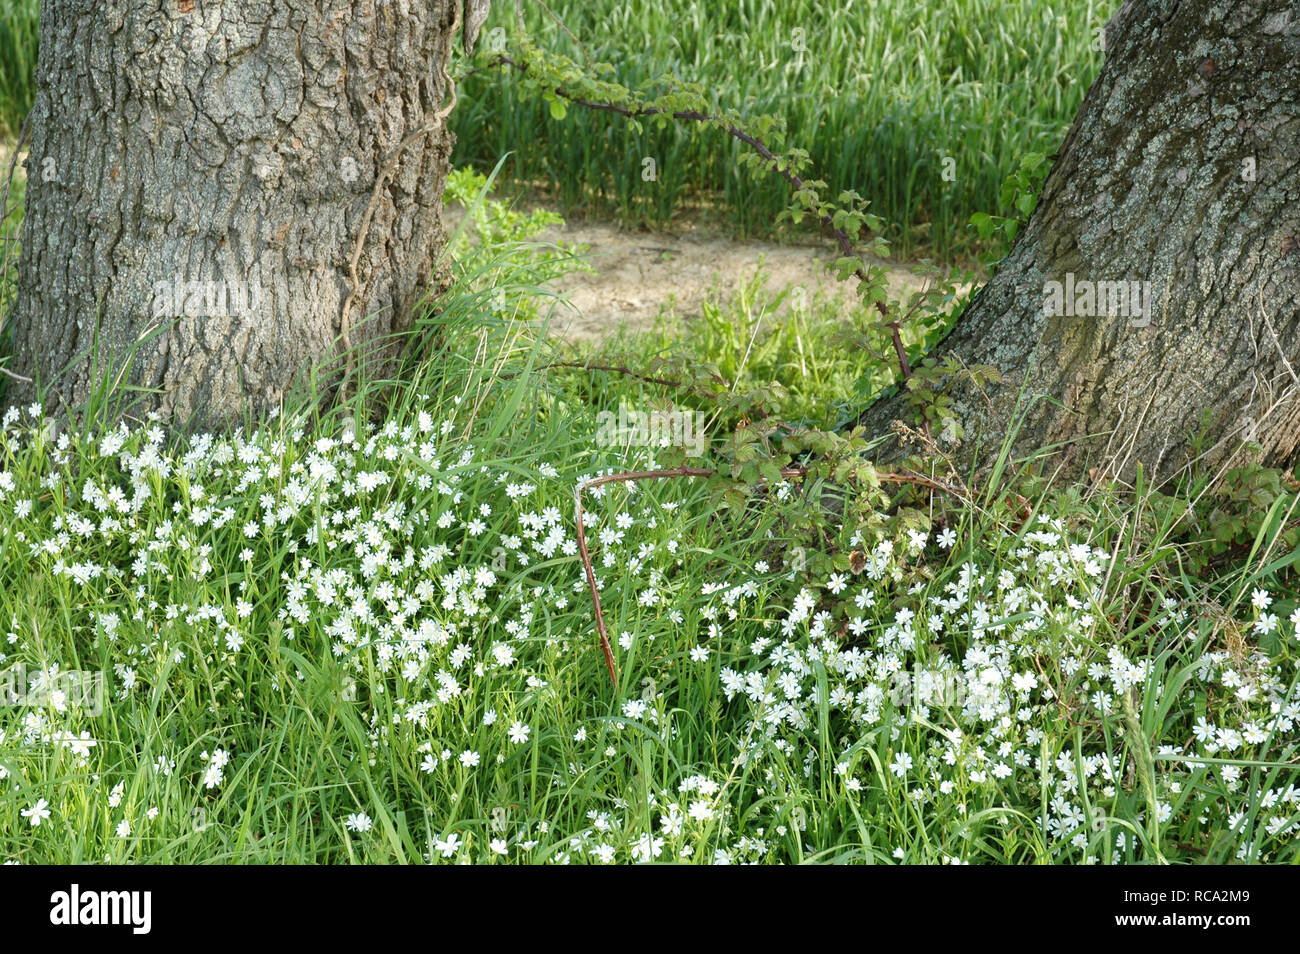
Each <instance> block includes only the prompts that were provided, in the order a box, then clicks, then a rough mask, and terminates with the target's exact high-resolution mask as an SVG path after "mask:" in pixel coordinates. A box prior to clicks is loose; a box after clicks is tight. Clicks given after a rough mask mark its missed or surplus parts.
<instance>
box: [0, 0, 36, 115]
mask: <svg viewBox="0 0 1300 954" xmlns="http://www.w3.org/2000/svg"><path fill="white" fill-rule="evenodd" d="M39 10H40V0H5V5H4V6H3V7H0V138H5V137H10V136H17V135H18V130H19V129H21V128H22V125H23V117H25V116H26V115H27V111H28V110H29V109H31V108H32V101H33V100H34V99H35V97H36V48H37V35H38V31H37V21H38V14H39Z"/></svg>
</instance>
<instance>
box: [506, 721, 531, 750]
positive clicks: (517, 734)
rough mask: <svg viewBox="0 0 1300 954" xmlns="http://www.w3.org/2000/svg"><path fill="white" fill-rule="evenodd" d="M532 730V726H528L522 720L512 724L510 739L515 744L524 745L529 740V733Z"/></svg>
mask: <svg viewBox="0 0 1300 954" xmlns="http://www.w3.org/2000/svg"><path fill="white" fill-rule="evenodd" d="M532 731H533V730H532V728H531V727H530V726H526V725H524V724H523V723H522V722H515V723H514V724H513V725H511V726H510V741H511V742H513V743H514V744H515V745H523V744H524V743H525V742H527V741H528V733H530V732H532Z"/></svg>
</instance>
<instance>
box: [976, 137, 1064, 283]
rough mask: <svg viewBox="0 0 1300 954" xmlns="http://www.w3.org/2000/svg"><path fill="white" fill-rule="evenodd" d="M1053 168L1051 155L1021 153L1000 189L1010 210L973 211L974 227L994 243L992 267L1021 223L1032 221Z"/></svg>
mask: <svg viewBox="0 0 1300 954" xmlns="http://www.w3.org/2000/svg"><path fill="white" fill-rule="evenodd" d="M1051 168H1052V167H1051V163H1050V162H1049V161H1048V158H1047V156H1045V155H1043V154H1042V153H1040V152H1031V153H1026V154H1025V155H1023V156H1021V157H1020V162H1019V163H1018V164H1017V166H1016V169H1015V171H1014V172H1012V173H1011V174H1010V175H1009V176H1007V178H1006V180H1005V181H1004V182H1003V183H1002V189H1001V191H1000V192H999V193H998V206H997V207H998V208H999V209H1005V210H1007V214H1006V215H995V214H991V213H988V212H976V213H974V214H973V215H971V217H970V222H969V225H970V227H971V228H973V229H974V230H975V232H976V234H977V235H979V237H980V239H981V240H982V241H984V242H988V243H991V244H990V249H989V252H988V254H987V256H986V263H987V264H989V266H990V267H992V266H993V265H994V264H995V263H996V261H997V260H998V259H1000V258H1002V257H1003V256H1004V255H1005V254H1006V253H1007V251H1008V250H1009V249H1010V248H1011V243H1012V242H1014V241H1015V240H1016V236H1017V235H1018V234H1019V233H1020V229H1021V227H1022V226H1023V225H1024V224H1025V223H1026V222H1028V221H1029V216H1030V214H1031V213H1032V212H1033V211H1034V208H1035V206H1037V205H1038V193H1039V191H1040V190H1041V189H1042V185H1043V180H1044V179H1046V178H1047V173H1048V172H1049V171H1050V170H1051Z"/></svg>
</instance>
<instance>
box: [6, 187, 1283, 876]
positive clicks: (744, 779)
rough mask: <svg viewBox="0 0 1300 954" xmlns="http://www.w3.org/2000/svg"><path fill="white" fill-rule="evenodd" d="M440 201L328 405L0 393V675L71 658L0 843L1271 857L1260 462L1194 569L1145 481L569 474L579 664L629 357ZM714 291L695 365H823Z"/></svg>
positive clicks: (1014, 857)
mask: <svg viewBox="0 0 1300 954" xmlns="http://www.w3.org/2000/svg"><path fill="white" fill-rule="evenodd" d="M482 185H483V180H482V179H481V178H479V177H474V176H471V175H468V174H466V175H461V176H458V177H456V178H455V179H454V180H453V183H452V187H451V192H452V194H453V195H455V196H458V197H460V198H462V199H466V200H472V199H473V194H474V193H475V192H477V191H478V190H480V189H481V188H482ZM467 221H468V222H470V223H473V224H472V225H470V226H468V228H470V229H471V230H472V231H471V233H470V234H468V235H465V236H462V237H463V238H464V239H465V241H464V242H462V241H461V240H460V239H458V240H457V243H456V245H455V246H454V249H455V250H456V251H455V254H456V264H455V268H456V271H457V274H458V275H459V277H460V283H459V284H458V285H457V286H456V288H455V289H454V290H453V291H452V292H451V293H449V295H448V296H447V297H446V298H445V299H443V300H442V301H441V302H440V303H439V309H438V310H437V311H436V312H428V313H424V314H422V315H421V316H420V318H419V322H418V324H417V330H416V334H415V341H416V343H422V344H423V347H417V346H415V344H414V343H413V348H412V351H411V360H410V363H409V364H408V365H407V367H406V368H405V369H404V370H403V374H402V376H401V379H400V381H399V382H396V383H390V384H389V385H388V386H385V384H384V382H379V381H371V382H368V383H366V384H365V385H364V386H362V387H360V388H359V389H358V390H357V392H356V393H355V395H354V397H353V398H352V399H351V400H349V401H348V403H347V404H346V405H345V406H341V407H338V408H335V409H333V410H328V411H318V410H316V409H315V408H314V406H313V405H310V404H299V405H292V406H288V407H286V408H285V409H284V411H283V412H282V413H281V414H279V415H278V416H276V417H274V418H273V419H270V420H267V421H263V422H260V423H256V422H254V423H253V424H252V425H251V426H249V427H247V428H245V429H243V430H242V431H240V432H238V433H236V434H233V435H227V436H222V437H217V438H215V439H208V438H204V437H198V438H195V439H193V440H190V441H173V440H171V439H169V438H168V437H167V435H166V434H165V432H164V431H163V430H162V429H161V428H159V427H157V426H155V425H153V424H151V423H148V422H146V423H144V424H143V425H140V426H133V427H128V426H125V425H123V426H118V425H116V424H114V423H112V422H110V421H108V420H105V419H103V418H99V419H92V420H91V421H90V422H89V423H87V425H86V426H85V428H84V430H80V431H71V432H62V433H60V432H58V431H57V430H55V429H50V428H48V427H47V426H46V425H45V424H44V423H43V421H42V420H41V418H40V415H39V413H37V414H36V415H33V414H32V413H31V412H30V411H27V410H21V411H20V410H17V409H15V410H14V411H12V412H9V413H8V415H7V416H5V417H4V418H3V419H0V421H2V423H0V513H2V514H3V520H0V653H3V656H0V672H13V671H14V669H15V667H17V666H20V665H21V666H23V667H25V672H26V673H29V674H30V673H44V674H45V675H46V680H47V683H48V682H53V683H55V684H56V685H55V688H63V689H65V690H67V689H72V688H76V687H74V686H72V685H71V684H70V683H68V682H67V681H66V680H67V674H69V673H72V672H77V673H86V674H89V678H90V679H92V680H93V679H94V678H96V674H98V678H102V680H103V683H104V686H105V694H104V698H103V700H102V708H100V707H98V706H96V705H95V704H94V703H95V700H94V698H93V696H90V697H88V698H86V699H85V700H82V699H80V698H79V694H78V693H77V692H65V694H64V695H62V696H60V695H58V694H57V693H55V692H53V691H50V687H49V686H48V685H47V686H46V687H45V688H42V687H41V686H40V685H37V686H36V687H35V690H34V691H32V692H30V694H28V695H27V697H26V698H25V699H23V700H18V701H19V704H18V705H10V706H0V777H3V782H4V784H3V785H0V859H3V860H6V861H10V860H13V861H20V862H24V863H39V862H45V863H49V862H79V861H86V862H99V861H103V860H110V861H120V862H155V863H162V862H195V863H210V862H239V863H255V862H302V863H381V862H419V861H432V862H452V861H457V860H467V861H474V862H507V861H508V862H564V861H575V862H576V861H599V860H612V861H616V862H628V861H654V860H657V861H688V862H705V863H707V862H713V861H733V862H735V861H759V862H790V863H797V862H835V861H854V862H868V861H874V862H884V863H894V862H900V863H946V862H1013V863H1038V862H1042V863H1085V862H1100V863H1106V862H1124V863H1136V862H1152V861H1162V860H1164V861H1172V862H1186V863H1204V862H1218V863H1221V862H1229V861H1234V860H1244V861H1266V862H1294V861H1296V860H1297V847H1296V845H1297V843H1296V838H1295V833H1296V828H1297V825H1298V824H1300V806H1298V805H1297V794H1296V787H1295V782H1296V777H1295V776H1296V768H1295V759H1296V743H1295V737H1296V734H1295V728H1296V724H1297V722H1300V695H1298V694H1297V687H1296V682H1295V680H1296V672H1297V665H1296V663H1297V657H1298V648H1300V647H1297V642H1296V629H1297V621H1298V620H1300V611H1297V606H1300V600H1298V599H1297V589H1296V579H1295V573H1294V568H1295V564H1296V562H1297V561H1298V560H1300V552H1297V551H1294V550H1293V549H1288V548H1287V546H1285V545H1281V544H1280V542H1279V541H1281V540H1282V539H1283V537H1282V535H1281V530H1282V528H1284V527H1286V526H1289V525H1291V524H1292V523H1293V522H1294V511H1295V509H1296V503H1295V499H1294V498H1293V497H1279V498H1277V499H1278V500H1280V501H1281V503H1274V504H1273V505H1272V506H1271V507H1270V511H1269V514H1268V515H1267V517H1266V518H1265V519H1264V520H1263V521H1261V522H1260V523H1258V524H1257V527H1256V531H1255V533H1254V535H1253V538H1252V539H1251V540H1250V541H1249V542H1248V543H1244V544H1242V545H1241V546H1239V547H1237V548H1236V549H1235V550H1234V551H1233V552H1232V553H1231V554H1230V556H1231V559H1229V560H1226V561H1222V562H1219V563H1216V564H1214V565H1213V566H1209V565H1207V564H1205V563H1204V562H1198V561H1199V556H1198V555H1199V554H1200V553H1202V551H1203V550H1204V543H1205V541H1204V540H1203V539H1201V538H1200V536H1198V531H1197V530H1196V528H1195V526H1188V525H1187V522H1186V521H1185V520H1184V519H1183V518H1182V517H1181V516H1180V515H1181V513H1182V511H1181V509H1180V508H1179V507H1177V506H1171V505H1170V503H1169V500H1168V499H1167V498H1159V497H1157V496H1155V495H1152V494H1149V493H1147V492H1141V493H1139V494H1138V496H1137V498H1136V499H1133V498H1128V497H1124V496H1121V495H1119V494H1117V493H1110V492H1094V493H1091V494H1087V495H1085V494H1083V493H1082V492H1081V491H1078V490H1073V489H1069V488H1066V489H1062V490H1048V489H1046V488H1045V487H1044V486H1043V485H1042V484H1041V482H1038V481H1037V480H1036V479H1035V478H1034V477H1033V474H1032V470H1033V468H1032V467H1031V466H1027V465H1025V464H1024V463H1023V462H1021V463H1017V464H1015V465H1014V466H1010V465H1008V466H1006V467H1000V468H998V469H997V471H996V472H995V473H994V474H993V475H992V476H990V477H989V478H988V479H987V480H986V482H985V484H984V486H983V489H979V490H974V491H971V492H970V493H968V494H962V495H954V496H951V497H945V496H943V495H936V496H928V495H917V494H916V493H915V492H913V491H904V492H903V494H902V496H900V497H897V498H896V499H894V500H892V501H888V502H881V501H880V499H879V498H877V497H875V496H872V495H867V496H860V497H854V496H850V499H848V500H846V501H845V504H846V506H843V507H840V508H838V509H837V510H834V511H831V512H827V511H825V510H823V509H822V499H823V498H822V497H821V496H820V495H816V494H814V495H805V494H804V493H803V491H802V490H801V489H800V488H797V487H780V486H778V487H774V488H771V489H770V491H769V492H755V493H754V494H753V496H752V498H751V500H750V503H749V505H748V506H747V507H745V508H743V509H742V510H741V511H739V512H734V511H732V510H727V509H718V508H717V507H715V506H714V505H713V502H712V500H711V498H710V494H709V488H708V487H707V485H706V484H705V483H704V482H702V481H701V482H693V481H690V480H685V479H678V480H661V481H649V482H643V483H639V484H635V485H613V486H610V487H607V488H605V489H604V490H603V491H600V492H590V493H587V494H586V495H585V505H586V508H587V511H588V515H587V518H586V525H587V528H588V537H589V540H590V543H591V547H592V557H593V561H594V566H595V571H596V575H597V578H598V583H599V587H600V592H601V597H602V601H603V605H604V610H605V615H606V618H607V620H608V621H609V624H610V628H611V630H612V633H613V635H614V638H615V640H616V641H617V643H618V649H617V652H618V662H619V681H618V685H617V686H611V685H610V684H609V681H608V678H607V676H606V674H605V672H604V669H603V664H602V661H601V656H600V652H599V650H598V647H597V644H596V638H595V632H594V624H593V615H592V607H591V603H590V598H589V595H588V593H587V591H586V588H585V586H584V582H583V572H582V569H581V566H580V564H579V561H578V558H577V555H576V545H575V539H574V526H573V512H574V511H573V506H574V495H573V491H574V487H575V484H576V483H577V482H578V481H580V480H582V479H583V478H584V477H586V476H589V475H593V474H596V473H599V472H604V471H610V470H623V469H636V468H643V467H649V466H652V465H653V463H654V460H655V457H656V455H657V454H659V453H660V451H659V449H658V448H656V447H654V446H647V445H646V443H645V442H643V441H639V440H636V439H633V438H632V437H631V436H629V439H628V440H626V441H623V442H618V441H610V440H608V439H604V438H602V429H601V425H600V422H599V414H600V412H601V411H603V410H609V409H611V408H616V407H618V405H619V404H620V403H623V404H625V405H627V406H629V407H631V408H633V409H635V410H648V409H652V408H656V407H662V404H660V403H659V402H662V401H663V400H664V398H665V394H666V392H665V389H664V388H663V387H661V386H659V385H654V384H650V383H647V382H643V381H638V380H636V379H634V378H631V377H629V376H626V375H618V374H614V375H610V374H605V375H590V376H588V375H579V374H576V373H575V372H572V371H568V370H550V371H541V370H538V369H539V368H540V366H541V365H543V364H546V363H548V362H550V361H552V360H554V359H556V358H557V357H563V356H562V355H556V354H555V353H553V351H552V349H551V346H550V345H549V344H547V342H546V341H545V339H544V338H543V337H542V336H541V330H542V328H543V327H544V325H545V323H546V321H547V318H548V315H549V314H550V313H551V309H552V308H553V307H555V306H557V305H558V303H557V301H556V299H555V298H554V297H553V296H551V295H548V293H547V290H546V281H547V279H548V278H549V277H550V276H553V275H554V274H556V271H557V270H563V269H565V268H568V267H573V264H572V263H571V262H566V256H565V253H564V251H563V250H561V249H557V248H554V247H546V246H539V245H537V244H535V243H533V242H532V241H531V239H530V235H531V233H532V231H533V230H534V229H535V228H536V227H538V226H539V225H540V224H541V223H540V222H539V221H535V220H528V219H526V218H521V217H515V216H512V215H511V214H510V213H509V212H508V211H507V210H505V209H502V208H500V207H498V206H492V205H488V206H482V207H479V208H478V210H477V211H472V212H471V213H470V215H469V217H468V219H467ZM742 298H743V301H742V302H741V304H739V305H734V304H727V303H720V304H719V305H718V313H717V314H716V315H714V316H713V318H711V319H710V322H711V326H712V327H711V330H710V331H709V332H708V333H707V334H706V335H704V336H702V337H701V338H700V339H699V341H698V342H696V343H695V344H694V345H693V348H694V351H693V353H692V356H691V360H692V361H696V360H698V361H708V362H709V363H712V364H714V365H723V364H726V363H727V362H732V364H730V365H729V367H730V369H731V373H732V375H733V376H734V378H735V380H737V381H743V382H746V383H747V384H748V383H757V382H758V381H759V380H761V378H762V377H763V376H764V375H765V374H766V373H767V371H766V369H768V368H771V369H773V370H774V371H776V372H782V369H784V368H787V366H788V364H789V363H790V361H792V360H793V358H792V357H791V356H792V355H794V354H796V353H799V354H801V355H802V360H803V361H804V362H805V365H804V369H805V373H806V377H807V378H808V380H809V381H811V382H812V383H811V384H810V385H809V386H808V388H809V390H808V391H807V393H805V394H803V395H802V396H798V397H795V398H791V400H792V401H794V402H795V403H794V404H792V405H791V407H793V408H798V407H807V408H815V406H816V405H815V402H816V399H817V398H818V397H820V398H821V399H822V400H825V401H829V400H831V399H833V398H834V397H836V396H837V395H838V394H839V393H840V391H839V388H840V386H841V382H842V380H843V379H844V378H847V376H849V375H851V374H855V373H857V372H858V371H859V370H860V369H859V368H858V367H857V366H852V367H847V366H844V365H842V364H838V363H837V362H836V360H835V359H834V358H833V353H832V350H831V349H830V348H829V347H828V346H827V345H826V343H825V342H824V341H822V340H821V339H819V338H818V336H817V333H816V332H814V331H812V330H810V327H809V326H807V325H804V324H801V323H800V321H801V320H800V319H799V317H798V316H797V315H796V316H793V317H792V318H790V319H789V321H788V323H787V324H784V325H781V324H780V323H778V322H775V321H773V326H772V330H771V331H767V330H764V329H759V331H758V333H757V334H754V333H752V332H747V331H746V330H745V329H741V328H737V329H732V330H731V331H728V330H727V329H726V328H725V327H724V325H725V321H724V319H723V317H722V315H724V314H731V315H737V316H743V315H746V314H748V313H750V310H751V309H753V308H755V302H758V301H761V300H763V299H762V291H761V289H751V290H747V291H746V293H745V295H743V296H742ZM742 337H744V339H745V340H747V341H748V340H750V339H751V338H752V339H753V345H752V347H748V346H747V349H746V352H745V353H743V354H742V355H741V356H740V357H739V358H738V357H737V355H736V350H737V347H738V344H737V342H739V341H740V340H741V338H742ZM623 346H624V348H625V357H626V359H627V360H629V361H635V360H637V359H638V358H641V359H644V360H646V361H649V360H650V359H651V358H652V357H653V356H655V355H658V354H660V353H661V351H662V342H661V341H660V340H659V339H658V338H657V336H653V335H652V336H649V337H646V338H627V339H625V340H624V342H623ZM745 354H748V355H749V357H746V356H745ZM751 362H754V363H751ZM782 373H784V372H782ZM792 393H793V392H792ZM724 423H725V419H724V418H722V417H720V416H717V415H710V423H709V428H710V433H712V434H713V435H714V436H715V437H718V438H721V437H723V436H724V432H725V427H724V426H723V424H724ZM949 479H959V477H952V478H949ZM1012 490H1018V491H1019V492H1021V493H1023V494H1025V495H1026V496H1027V497H1028V498H1029V501H1030V505H1031V507H1032V509H1033V511H1034V512H1033V515H1032V516H1031V517H1030V518H1029V519H1021V517H1020V516H1019V515H1018V508H1017V507H1008V506H1007V505H1006V501H1007V499H1008V495H1009V493H1010V492H1011V491H1012ZM1183 492H1184V493H1185V494H1186V495H1187V497H1188V498H1189V499H1191V498H1192V497H1195V496H1196V495H1197V494H1198V493H1199V490H1198V488H1197V487H1196V486H1189V487H1188V488H1185V489H1184V491H1183ZM863 502H872V503H873V505H872V507H871V508H868V509H867V510H859V509H858V508H856V507H851V506H847V504H848V503H863ZM900 512H903V513H906V514H910V516H909V517H908V519H907V520H906V521H902V520H898V519H895V518H896V517H897V515H898V514H899V513H900ZM837 513H838V514H839V515H838V516H837V515H836V514H837ZM810 514H811V515H813V516H815V518H816V519H815V521H814V522H812V523H809V522H808V520H807V518H808V517H809V515H810ZM851 554H853V555H852V556H851ZM1288 616H1289V617H1290V619H1288ZM56 667H57V673H62V674H64V676H62V677H60V676H58V675H57V673H56ZM900 672H901V673H907V674H910V675H909V676H908V678H907V680H904V679H903V677H901V676H900V675H899V673H900ZM59 679H63V680H64V681H63V682H61V683H60V682H59ZM92 685H93V683H92ZM23 688H30V687H23ZM47 813H48V814H47ZM33 820H37V821H39V822H40V824H38V825H34V824H32V821H33Z"/></svg>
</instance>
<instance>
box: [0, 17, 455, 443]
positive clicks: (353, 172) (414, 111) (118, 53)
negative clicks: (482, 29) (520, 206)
mask: <svg viewBox="0 0 1300 954" xmlns="http://www.w3.org/2000/svg"><path fill="white" fill-rule="evenodd" d="M458 6H459V0H359V2H358V0H276V2H274V3H259V2H251V0H242V2H238V0H165V2H162V3H159V2H157V0H110V2H105V0H44V2H43V3H42V4H41V18H40V62H39V64H38V68H37V96H36V104H35V107H34V110H33V112H32V114H31V128H32V140H31V158H30V160H29V163H28V191H27V218H26V220H25V223H24V230H23V240H22V257H21V261H20V264H19V277H18V283H19V284H18V295H17V303H16V310H15V312H14V314H13V315H12V321H13V323H14V328H15V341H14V352H15V355H14V366H13V370H15V371H17V372H19V373H20V374H23V375H27V376H29V377H34V378H37V379H38V380H39V382H40V383H41V384H44V385H48V386H49V387H50V388H51V393H52V394H53V396H54V397H55V398H56V399H57V400H58V401H60V402H61V403H63V404H64V405H67V406H72V407H75V406H77V405H78V404H80V403H81V402H82V401H84V400H85V399H86V398H87V396H88V395H90V394H92V393H93V391H94V388H95V387H96V386H97V385H98V384H99V383H100V382H101V380H103V379H104V378H105V376H106V375H107V376H108V380H110V381H112V380H115V379H116V375H117V374H118V373H119V372H120V370H121V369H122V368H123V367H124V366H125V365H126V363H127V361H128V359H129V358H131V357H132V352H133V351H134V355H133V360H132V361H131V365H130V369H129V372H128V373H127V374H126V375H125V376H124V378H123V383H129V384H132V385H135V386H137V387H141V388H146V389H153V390H154V392H155V393H153V394H150V395H149V396H148V397H147V399H146V401H145V407H146V408H149V409H155V410H158V411H160V412H161V413H162V414H163V415H164V416H165V417H166V418H167V419H169V420H171V421H172V422H173V423H174V424H176V425H178V426H182V427H186V426H188V427H193V426H221V425H222V424H228V423H231V422H233V421H235V420H238V419H241V418H242V416H243V414H244V413H245V412H246V411H247V412H252V413H258V412H260V411H264V410H266V409H268V408H270V407H272V406H274V405H276V404H277V402H279V401H280V400H281V398H282V397H283V396H284V395H285V393H286V391H287V389H288V387H289V385H290V383H291V381H293V379H294V377H295V375H297V374H299V372H302V371H304V370H305V369H306V368H307V367H308V366H309V365H311V364H313V363H315V362H321V361H328V360H329V359H331V357H333V356H335V355H337V354H338V353H339V352H340V351H341V350H342V346H343V345H344V344H346V343H350V344H352V345H357V346H360V345H361V344H363V343H365V342H371V343H373V342H374V341H376V339H378V338H380V337H381V336H385V335H388V334H390V333H392V332H394V331H399V330H401V329H402V327H403V324H404V322H406V321H407V319H408V315H409V313H410V309H411V307H412V305H413V304H414V303H416V302H417V301H418V300H419V299H420V298H421V296H422V295H423V294H424V293H425V291H426V289H427V287H428V285H429V283H430V281H431V278H432V272H433V267H434V261H435V254H436V252H437V250H438V249H439V248H440V247H441V245H442V243H443V234H442V230H441V225H440V221H439V208H440V205H441V201H442V190H443V182H444V179H445V177H446V174H447V171H448V168H449V164H448V157H449V154H450V152H451V144H452V137H451V135H450V133H449V132H448V131H447V129H446V126H445V123H444V122H443V117H442V116H441V115H440V114H439V110H440V109H443V108H444V99H446V98H447V97H448V96H449V90H448V86H447V84H448V81H447V79H446V76H445V73H444V69H445V67H446V65H447V63H448V61H449V57H450V55H451V45H452V39H453V33H454V31H455V25H454V23H457V22H459V20H458V16H456V15H455V10H454V8H458ZM354 253H355V269H354V268H353V261H354ZM354 286H355V287H354ZM354 292H355V294H354ZM349 298H351V301H349ZM345 312H346V314H345ZM92 353H95V354H97V355H98V358H97V361H96V360H94V359H92V357H91V355H92ZM33 394H34V388H33V387H32V386H27V387H21V386H20V387H18V388H17V393H15V394H14V395H13V398H14V399H15V400H18V401H24V400H30V399H31V397H32V396H33Z"/></svg>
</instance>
